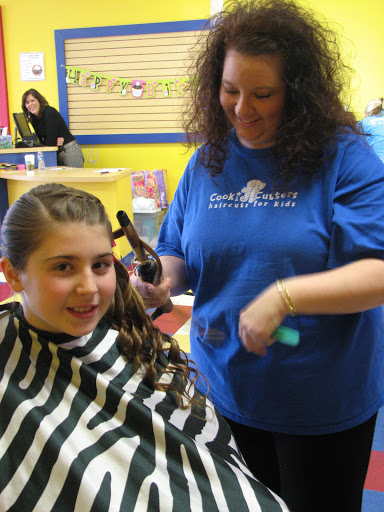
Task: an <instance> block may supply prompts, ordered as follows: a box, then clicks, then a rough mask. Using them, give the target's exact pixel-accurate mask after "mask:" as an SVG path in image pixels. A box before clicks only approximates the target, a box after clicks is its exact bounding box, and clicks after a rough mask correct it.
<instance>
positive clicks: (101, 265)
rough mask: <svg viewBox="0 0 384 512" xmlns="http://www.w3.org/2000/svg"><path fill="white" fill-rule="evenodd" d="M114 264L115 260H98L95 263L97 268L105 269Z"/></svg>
mask: <svg viewBox="0 0 384 512" xmlns="http://www.w3.org/2000/svg"><path fill="white" fill-rule="evenodd" d="M112 265H113V261H112V260H111V261H98V262H97V263H95V264H94V265H93V268H94V269H95V270H105V269H108V268H110V267H111V266H112Z"/></svg>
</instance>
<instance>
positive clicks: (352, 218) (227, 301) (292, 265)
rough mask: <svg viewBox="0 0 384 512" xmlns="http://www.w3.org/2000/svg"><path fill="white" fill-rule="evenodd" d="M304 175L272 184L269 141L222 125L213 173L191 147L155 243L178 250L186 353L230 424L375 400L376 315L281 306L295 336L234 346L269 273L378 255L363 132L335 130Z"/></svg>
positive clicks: (373, 164)
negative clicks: (329, 151)
mask: <svg viewBox="0 0 384 512" xmlns="http://www.w3.org/2000/svg"><path fill="white" fill-rule="evenodd" d="M335 144H336V145H335V148H334V150H335V157H334V159H333V160H332V161H331V162H329V163H328V164H327V166H326V168H325V169H324V171H323V172H322V173H320V174H319V175H318V176H316V177H313V178H303V177H300V178H298V179H295V180H293V181H292V182H291V183H290V185H289V188H288V190H286V191H285V192H279V191H276V190H275V188H274V186H273V181H272V179H271V175H272V173H273V170H274V165H273V158H272V149H261V150H253V149H249V148H245V147H243V146H242V145H241V144H240V143H239V142H238V140H237V138H236V136H235V135H234V133H232V137H231V140H230V143H229V149H230V155H229V158H228V159H227V161H226V163H225V165H224V169H223V172H222V173H221V174H220V175H219V176H217V177H215V178H213V179H212V178H211V177H210V176H209V173H208V172H207V171H206V169H204V168H202V166H200V165H198V166H197V167H195V165H196V162H197V158H198V154H197V152H196V153H195V154H194V155H193V156H192V158H191V160H190V162H189V164H188V166H187V168H186V170H185V172H184V174H183V176H182V178H181V180H180V182H179V185H178V188H177V191H176V193H175V196H174V199H173V201H172V203H171V205H170V208H169V211H168V212H167V215H166V217H165V219H164V221H163V224H162V227H161V230H160V234H159V242H158V246H157V248H156V251H157V253H158V254H159V255H160V256H161V255H173V256H178V257H180V258H183V259H184V260H185V264H186V271H187V277H188V281H189V285H190V287H191V289H192V290H193V292H194V293H195V301H194V306H193V310H192V325H191V335H190V336H191V357H192V359H193V360H194V361H195V362H196V363H197V366H198V368H199V369H200V370H201V371H202V372H203V373H204V374H205V375H206V377H207V378H208V381H209V390H210V391H209V393H210V397H211V399H212V400H213V402H214V404H215V406H216V407H217V409H218V410H219V411H220V412H221V413H222V414H223V415H224V416H227V417H229V418H231V419H233V420H235V421H237V422H239V423H243V424H245V425H249V426H253V427H256V428H261V429H265V430H271V431H278V432H285V433H292V434H325V433H328V432H334V431H341V430H345V429H348V428H352V427H354V426H356V425H358V424H360V423H362V422H364V421H365V420H367V419H368V418H369V417H370V416H372V415H373V414H374V413H375V412H376V411H377V410H378V408H379V407H380V406H381V405H382V404H383V403H384V314H383V308H381V307H378V308H375V309H372V310H369V311H366V312H363V313H357V314H348V315H298V316H296V317H293V318H292V317H290V316H287V317H286V319H285V320H284V325H286V326H289V327H293V328H295V329H298V330H299V332H300V343H299V345H298V346H297V347H289V346H286V345H283V344H280V343H274V344H273V345H272V347H270V348H269V349H268V354H267V356H266V357H259V356H257V355H255V354H250V353H248V352H246V350H245V349H244V348H243V346H242V344H241V342H240V339H239V337H238V325H239V313H240V310H241V309H242V308H244V307H245V306H246V305H247V304H249V302H251V301H252V300H253V299H254V298H255V297H256V295H258V294H259V293H260V292H261V291H262V290H264V289H265V288H266V287H267V286H268V285H270V284H271V283H273V282H275V281H276V279H279V278H285V277H289V276H295V275H301V274H310V273H313V272H321V271H324V270H327V269H332V268H335V267H339V266H341V265H345V264H347V263H349V262H352V261H355V260H358V259H361V258H366V257H374V258H380V259H382V258H383V255H384V166H383V165H382V162H381V161H380V160H379V158H378V157H377V155H376V154H375V153H374V151H372V149H371V148H370V146H369V145H368V144H367V143H366V141H365V140H364V139H363V138H358V137H357V136H355V135H351V136H348V137H347V136H340V137H339V139H338V140H337V141H336V143H335Z"/></svg>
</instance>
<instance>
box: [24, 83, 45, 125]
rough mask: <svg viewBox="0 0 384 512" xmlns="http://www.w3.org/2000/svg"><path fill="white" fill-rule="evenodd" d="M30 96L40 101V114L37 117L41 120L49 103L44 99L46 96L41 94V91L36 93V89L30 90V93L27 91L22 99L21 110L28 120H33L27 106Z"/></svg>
mask: <svg viewBox="0 0 384 512" xmlns="http://www.w3.org/2000/svg"><path fill="white" fill-rule="evenodd" d="M30 94H31V95H32V96H33V97H34V98H36V99H37V100H38V101H39V103H40V108H39V113H38V115H37V117H38V118H39V119H41V118H42V117H43V114H44V110H45V108H46V106H47V105H48V104H49V103H48V101H47V100H46V99H45V98H44V96H43V95H42V94H40V93H39V91H36V89H28V91H25V93H24V94H23V97H22V98H21V108H22V109H23V112H24V115H25V117H26V119H27V120H28V119H30V118H31V113H30V112H29V110H28V109H27V107H26V106H25V102H26V100H27V96H29V95H30Z"/></svg>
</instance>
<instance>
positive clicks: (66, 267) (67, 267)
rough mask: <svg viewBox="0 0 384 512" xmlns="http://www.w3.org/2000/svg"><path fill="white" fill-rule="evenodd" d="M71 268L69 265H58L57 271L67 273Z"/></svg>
mask: <svg viewBox="0 0 384 512" xmlns="http://www.w3.org/2000/svg"><path fill="white" fill-rule="evenodd" d="M69 268H70V265H69V263H60V264H59V265H56V267H55V270H58V271H59V272H65V271H66V270H68V269H69Z"/></svg>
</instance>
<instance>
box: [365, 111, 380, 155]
mask: <svg viewBox="0 0 384 512" xmlns="http://www.w3.org/2000/svg"><path fill="white" fill-rule="evenodd" d="M360 124H361V126H362V128H363V130H364V132H365V133H368V134H369V137H367V141H368V143H369V144H370V145H371V146H372V147H373V149H374V150H375V151H376V153H377V154H378V155H379V157H380V158H381V160H383V161H384V113H381V114H379V115H377V116H369V117H365V118H364V119H362V120H361V121H360Z"/></svg>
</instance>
